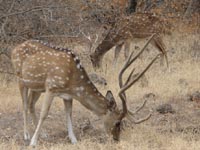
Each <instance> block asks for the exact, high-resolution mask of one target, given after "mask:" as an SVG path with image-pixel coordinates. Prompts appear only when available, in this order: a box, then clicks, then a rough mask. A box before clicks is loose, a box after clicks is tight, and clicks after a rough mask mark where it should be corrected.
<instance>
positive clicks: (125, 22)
mask: <svg viewBox="0 0 200 150" xmlns="http://www.w3.org/2000/svg"><path fill="white" fill-rule="evenodd" d="M167 25H168V24H167V23H166V22H165V20H164V19H161V18H159V17H158V16H155V14H152V13H134V14H133V15H130V16H122V17H120V18H119V19H118V20H117V21H116V22H114V23H113V24H112V25H111V26H112V27H110V26H109V28H108V29H109V32H108V33H107V35H106V36H105V38H104V39H103V40H102V42H101V43H100V44H99V45H98V47H97V48H96V49H95V51H94V52H93V53H92V54H91V55H90V57H91V61H92V64H93V67H94V68H99V67H100V66H101V63H102V59H103V56H104V55H105V54H106V52H108V51H109V50H110V49H111V48H112V47H114V46H116V49H115V53H116V54H115V56H116V57H117V56H118V53H119V51H120V50H121V48H122V46H123V44H124V43H126V46H125V47H126V48H125V49H126V50H129V48H130V39H133V38H140V39H144V38H147V37H150V36H151V35H152V34H154V33H157V35H156V36H154V39H153V40H152V41H151V44H153V45H154V46H155V47H156V48H158V50H159V51H161V52H162V53H164V54H165V59H166V62H167V63H168V61H167V55H166V50H165V49H166V48H165V44H164V43H163V40H162V37H161V36H160V34H162V33H166V32H169V31H167V30H166V28H165V27H166V26H167ZM127 40H129V41H128V42H127Z"/></svg>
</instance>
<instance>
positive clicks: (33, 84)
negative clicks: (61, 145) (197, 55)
mask: <svg viewBox="0 0 200 150" xmlns="http://www.w3.org/2000/svg"><path fill="white" fill-rule="evenodd" d="M150 40H151V39H150ZM147 44H148V43H147ZM144 49H145V47H144V48H143V49H142V50H141V51H140V52H139V53H138V54H137V55H136V56H135V57H133V53H132V54H131V55H130V57H129V58H128V59H127V62H126V63H125V65H124V67H123V68H122V70H121V72H120V74H119V86H120V91H119V97H120V99H121V101H122V110H119V109H118V107H117V105H116V102H115V99H114V98H113V95H112V93H111V91H108V92H107V94H106V96H105V97H104V96H103V95H102V94H101V93H100V92H99V91H98V89H97V88H96V87H95V85H94V84H93V83H92V82H91V81H90V79H89V77H88V75H87V73H86V71H85V69H84V68H83V66H82V65H81V63H80V60H79V58H78V57H77V56H76V55H75V54H74V53H73V52H72V51H71V50H68V49H63V48H56V47H53V46H50V45H49V44H45V43H43V42H41V41H37V40H28V41H26V42H24V43H22V44H20V45H18V46H17V47H15V48H14V49H13V51H12V62H13V65H14V68H15V73H16V74H17V76H18V82H19V90H20V93H21V97H22V101H23V117H24V139H25V140H29V139H30V134H29V131H28V128H27V120H28V111H30V115H31V116H32V120H33V123H34V124H35V126H36V129H35V132H34V134H33V136H32V138H31V141H30V145H32V146H35V145H36V144H37V140H38V137H39V134H40V131H41V127H42V124H43V122H44V120H45V118H46V117H47V115H48V112H49V109H50V106H51V103H52V101H53V99H54V97H60V98H62V99H63V102H64V106H65V112H66V118H67V124H68V135H69V138H70V140H71V142H72V143H76V142H77V139H76V137H75V135H74V133H73V129H72V119H71V117H72V100H73V99H76V100H78V101H79V102H80V103H81V104H82V105H83V106H85V107H86V108H87V109H89V110H91V111H92V112H94V113H95V114H96V115H97V116H99V117H100V118H101V119H102V120H103V121H104V126H105V129H106V131H107V132H108V133H111V135H112V136H113V139H114V140H119V136H120V131H121V130H120V125H121V121H122V119H123V118H124V117H127V118H128V119H129V120H130V121H132V122H134V123H141V122H143V121H145V120H147V119H148V118H149V117H150V114H148V115H147V116H146V117H144V118H141V119H139V120H136V119H135V118H134V117H133V115H134V113H136V112H138V111H139V110H141V109H142V108H143V107H144V104H145V102H146V101H145V102H144V103H143V105H142V106H141V107H140V108H138V109H137V110H136V111H135V112H131V111H129V110H128V108H127V104H126V95H125V91H126V90H128V89H129V88H130V87H131V86H132V85H133V84H134V83H135V82H137V81H138V80H139V79H140V77H141V76H142V75H143V74H144V73H145V72H146V71H147V70H148V69H149V68H150V67H151V65H152V64H153V63H154V62H155V60H156V59H157V58H159V56H160V54H158V55H157V56H156V57H155V58H154V59H153V60H152V61H151V62H150V63H149V65H148V66H147V67H146V68H145V69H144V70H143V71H142V72H141V73H140V74H139V75H138V76H134V75H133V71H132V72H131V73H130V75H129V77H128V78H127V79H126V81H125V82H124V81H123V78H122V77H123V74H124V72H125V71H126V70H127V68H128V67H130V66H131V64H132V63H133V62H134V61H135V60H136V59H137V58H138V57H139V56H140V55H141V53H142V52H143V51H144ZM133 76H134V78H133ZM43 92H44V93H45V97H44V100H43V104H42V108H41V113H40V118H39V121H38V120H37V117H36V114H35V103H36V102H37V100H38V99H39V97H40V95H41V93H43Z"/></svg>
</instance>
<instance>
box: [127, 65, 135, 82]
mask: <svg viewBox="0 0 200 150" xmlns="http://www.w3.org/2000/svg"><path fill="white" fill-rule="evenodd" d="M134 71H135V68H133V70H132V71H131V73H130V74H129V76H128V78H127V80H126V82H125V85H126V84H128V83H129V81H130V80H131V77H132V76H133V72H134Z"/></svg>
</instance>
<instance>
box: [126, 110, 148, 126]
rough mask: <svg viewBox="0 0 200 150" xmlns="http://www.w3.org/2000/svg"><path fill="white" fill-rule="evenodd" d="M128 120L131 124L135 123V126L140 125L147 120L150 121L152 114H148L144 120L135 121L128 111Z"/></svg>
mask: <svg viewBox="0 0 200 150" xmlns="http://www.w3.org/2000/svg"><path fill="white" fill-rule="evenodd" d="M126 117H127V119H128V120H130V121H131V122H133V123H134V124H139V123H142V122H144V121H146V120H148V119H149V118H150V117H151V114H148V115H147V116H146V117H144V118H142V119H139V120H135V119H134V118H133V117H132V116H131V114H130V112H129V111H128V113H127V115H126Z"/></svg>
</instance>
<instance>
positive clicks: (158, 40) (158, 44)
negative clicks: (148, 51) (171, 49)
mask: <svg viewBox="0 0 200 150" xmlns="http://www.w3.org/2000/svg"><path fill="white" fill-rule="evenodd" d="M151 44H152V45H153V46H154V47H156V48H157V49H158V50H159V51H160V52H161V53H163V54H165V55H162V56H161V57H162V59H161V61H160V65H161V66H163V65H164V59H165V61H166V64H167V67H169V64H168V58H167V54H166V47H165V44H164V43H163V40H162V38H161V37H160V36H159V35H156V36H155V38H153V39H152V40H151Z"/></svg>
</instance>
